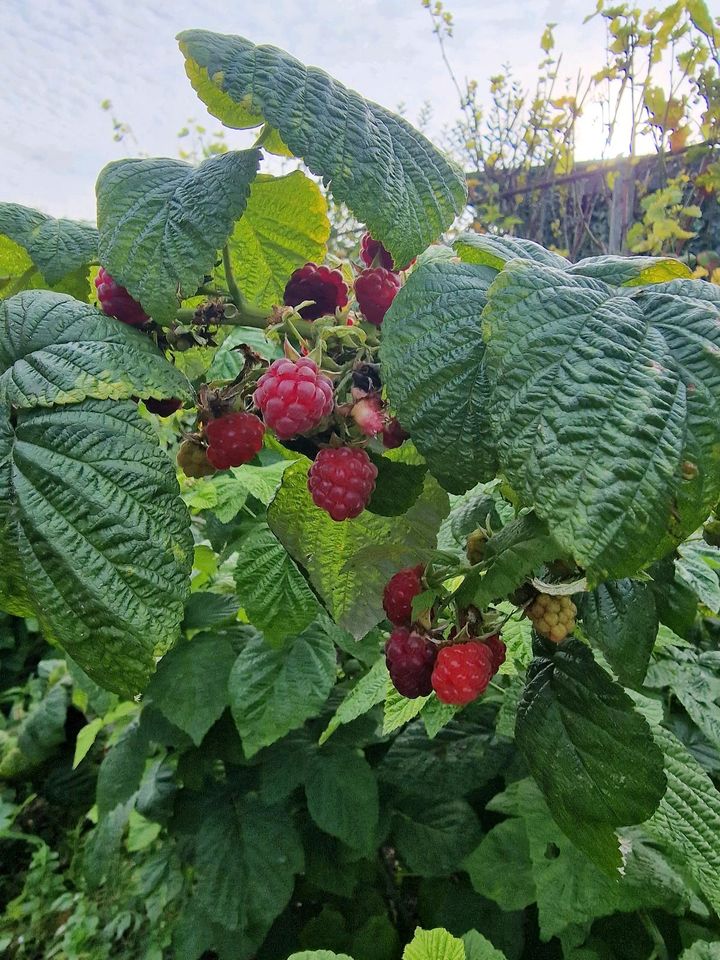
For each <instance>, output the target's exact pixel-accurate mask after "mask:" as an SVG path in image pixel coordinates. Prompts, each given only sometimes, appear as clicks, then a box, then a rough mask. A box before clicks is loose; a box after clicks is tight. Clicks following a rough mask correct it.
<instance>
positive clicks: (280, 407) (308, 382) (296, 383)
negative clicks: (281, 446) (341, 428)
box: [253, 357, 333, 440]
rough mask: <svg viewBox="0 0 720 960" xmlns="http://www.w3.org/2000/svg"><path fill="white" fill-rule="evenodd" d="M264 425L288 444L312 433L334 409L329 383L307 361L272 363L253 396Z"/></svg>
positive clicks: (315, 367) (310, 362) (313, 364)
mask: <svg viewBox="0 0 720 960" xmlns="http://www.w3.org/2000/svg"><path fill="white" fill-rule="evenodd" d="M253 399H254V401H255V405H256V406H258V407H259V408H260V409H261V410H262V413H263V417H264V418H265V423H266V424H267V425H268V427H270V428H271V429H272V430H274V431H275V433H276V434H277V435H278V437H280V439H281V440H287V439H288V438H289V437H294V436H296V434H298V433H307V432H308V430H312V429H314V428H315V427H316V426H317V425H318V424H319V423H320V421H321V420H322V419H323V418H324V417H326V416H327V415H328V414H329V413H330V412H331V411H332V408H333V387H332V382H331V381H330V379H329V378H328V377H326V376H325V374H324V373H321V372H320V370H318V368H317V364H316V363H315V362H314V361H312V360H310V358H309V357H301V358H300V359H299V360H297V361H295V363H293V361H292V360H285V359H283V360H275V361H274V362H273V363H272V365H271V366H270V367H269V369H268V370H266V371H265V373H264V374H263V375H262V376H261V377H260V379H259V380H258V383H257V388H256V390H255V393H254V394H253Z"/></svg>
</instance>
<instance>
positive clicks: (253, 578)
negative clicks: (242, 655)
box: [235, 525, 320, 646]
mask: <svg viewBox="0 0 720 960" xmlns="http://www.w3.org/2000/svg"><path fill="white" fill-rule="evenodd" d="M235 586H236V588H237V595H238V599H239V600H240V603H241V604H242V606H243V607H244V609H245V611H246V613H247V615H248V617H249V618H250V621H251V622H252V623H253V624H254V625H255V626H256V627H257V628H258V630H261V631H262V633H263V635H264V636H265V639H266V640H267V642H268V643H269V644H270V645H271V646H277V645H279V644H281V643H282V642H283V640H285V638H286V637H292V636H297V634H299V633H302V631H303V630H304V629H305V628H306V627H307V626H309V625H310V623H312V621H313V620H314V619H315V617H316V616H317V615H318V613H319V612H320V604H319V603H318V601H317V598H316V597H315V594H314V593H313V592H312V590H311V589H310V587H309V586H308V584H307V581H306V580H305V577H304V576H303V575H302V573H301V572H300V571H299V570H298V568H297V566H296V564H295V562H294V561H293V559H292V557H291V556H290V555H289V554H288V553H287V551H286V550H285V548H284V547H283V545H282V544H281V543H280V541H279V540H278V539H277V537H276V536H275V535H274V534H273V533H272V531H271V530H269V529H268V528H267V527H266V526H265V525H258V526H256V527H254V528H253V529H252V530H251V531H250V533H249V535H248V536H247V537H245V538H244V539H243V541H242V543H241V544H240V553H239V557H238V563H237V566H236V567H235Z"/></svg>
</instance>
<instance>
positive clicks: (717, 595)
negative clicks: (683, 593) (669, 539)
mask: <svg viewBox="0 0 720 960" xmlns="http://www.w3.org/2000/svg"><path fill="white" fill-rule="evenodd" d="M677 552H678V556H677V558H676V560H675V572H676V575H677V578H678V579H679V580H680V582H681V583H683V584H684V585H685V586H686V587H689V588H690V589H691V590H692V591H693V593H695V594H696V596H697V597H698V598H699V600H700V601H701V603H703V604H705V606H706V607H708V608H709V609H710V610H712V612H713V613H720V580H719V579H718V570H720V550H719V549H718V548H717V547H716V546H713V545H712V544H710V543H706V542H705V540H703V538H702V537H693V539H691V540H686V541H685V543H681V544H680V546H679V547H678V551H677Z"/></svg>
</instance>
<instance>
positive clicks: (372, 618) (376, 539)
mask: <svg viewBox="0 0 720 960" xmlns="http://www.w3.org/2000/svg"><path fill="white" fill-rule="evenodd" d="M308 469H309V463H308V461H307V460H299V461H298V462H297V463H294V464H293V465H292V466H291V467H289V468H288V469H287V470H286V471H285V473H284V475H283V481H282V484H281V486H280V489H279V490H278V492H277V494H276V496H275V499H274V500H273V502H272V503H271V505H270V508H269V510H268V522H269V524H270V527H271V529H272V530H273V532H274V533H275V535H276V536H277V538H278V539H279V540H280V542H281V543H282V544H284V546H285V547H286V549H287V550H288V551H289V552H290V554H291V555H292V556H293V557H294V559H295V560H296V561H297V562H298V563H301V564H302V565H303V566H304V567H305V569H306V570H307V571H308V574H309V576H310V581H311V583H312V584H313V586H314V587H315V589H316V590H317V592H318V593H319V594H320V596H321V597H322V599H323V600H324V601H325V604H326V606H327V607H328V609H329V611H330V613H331V615H332V617H333V619H334V620H335V622H336V623H337V624H339V625H340V626H341V627H344V628H345V629H346V630H348V631H349V632H350V633H352V634H353V636H354V637H356V638H358V639H359V638H360V637H363V636H365V634H366V633H367V632H368V631H369V630H370V629H372V627H374V626H375V624H377V623H379V622H380V620H382V619H384V616H385V614H384V612H383V609H382V591H383V588H384V586H385V584H386V583H387V581H388V580H389V579H390V577H391V576H392V575H393V574H394V573H396V572H397V571H398V570H400V569H402V568H403V567H409V566H413V565H415V564H417V563H418V562H419V561H420V560H422V559H423V558H424V556H426V555H427V553H428V552H429V551H430V550H431V549H432V548H434V546H435V538H436V535H437V531H438V527H439V526H440V521H441V519H442V517H443V516H444V515H445V514H446V513H447V510H448V500H447V495H446V494H445V493H444V492H443V491H442V490H440V488H439V487H438V485H437V484H436V483H435V481H434V480H432V478H427V479H426V481H425V486H424V491H423V494H422V496H421V497H420V498H419V499H418V500H417V501H416V503H414V504H413V506H412V507H411V508H410V509H409V510H408V511H407V513H406V514H404V515H403V516H401V517H381V516H378V515H376V514H372V513H369V512H368V511H365V512H363V513H361V514H360V516H359V517H356V518H355V519H354V520H346V521H344V522H343V523H336V522H335V521H334V520H332V519H331V518H330V516H329V515H328V514H327V513H325V511H324V510H321V509H320V508H319V507H316V506H315V505H314V504H313V502H312V500H311V498H310V494H309V493H308V489H307V473H308Z"/></svg>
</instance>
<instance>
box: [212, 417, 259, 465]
mask: <svg viewBox="0 0 720 960" xmlns="http://www.w3.org/2000/svg"><path fill="white" fill-rule="evenodd" d="M264 433H265V425H264V424H263V422H262V420H260V419H259V418H258V417H256V416H253V414H252V413H227V414H225V416H223V417H218V418H217V420H211V421H210V423H209V424H208V425H207V426H206V427H205V435H206V436H207V439H208V450H207V458H208V460H209V461H210V463H211V464H212V465H213V466H214V467H217V469H218V470H227V469H228V467H239V466H241V464H243V463H247V462H248V461H249V460H252V458H253V457H254V456H255V454H256V453H258V452H259V451H260V449H261V447H262V445H263V434H264Z"/></svg>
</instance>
